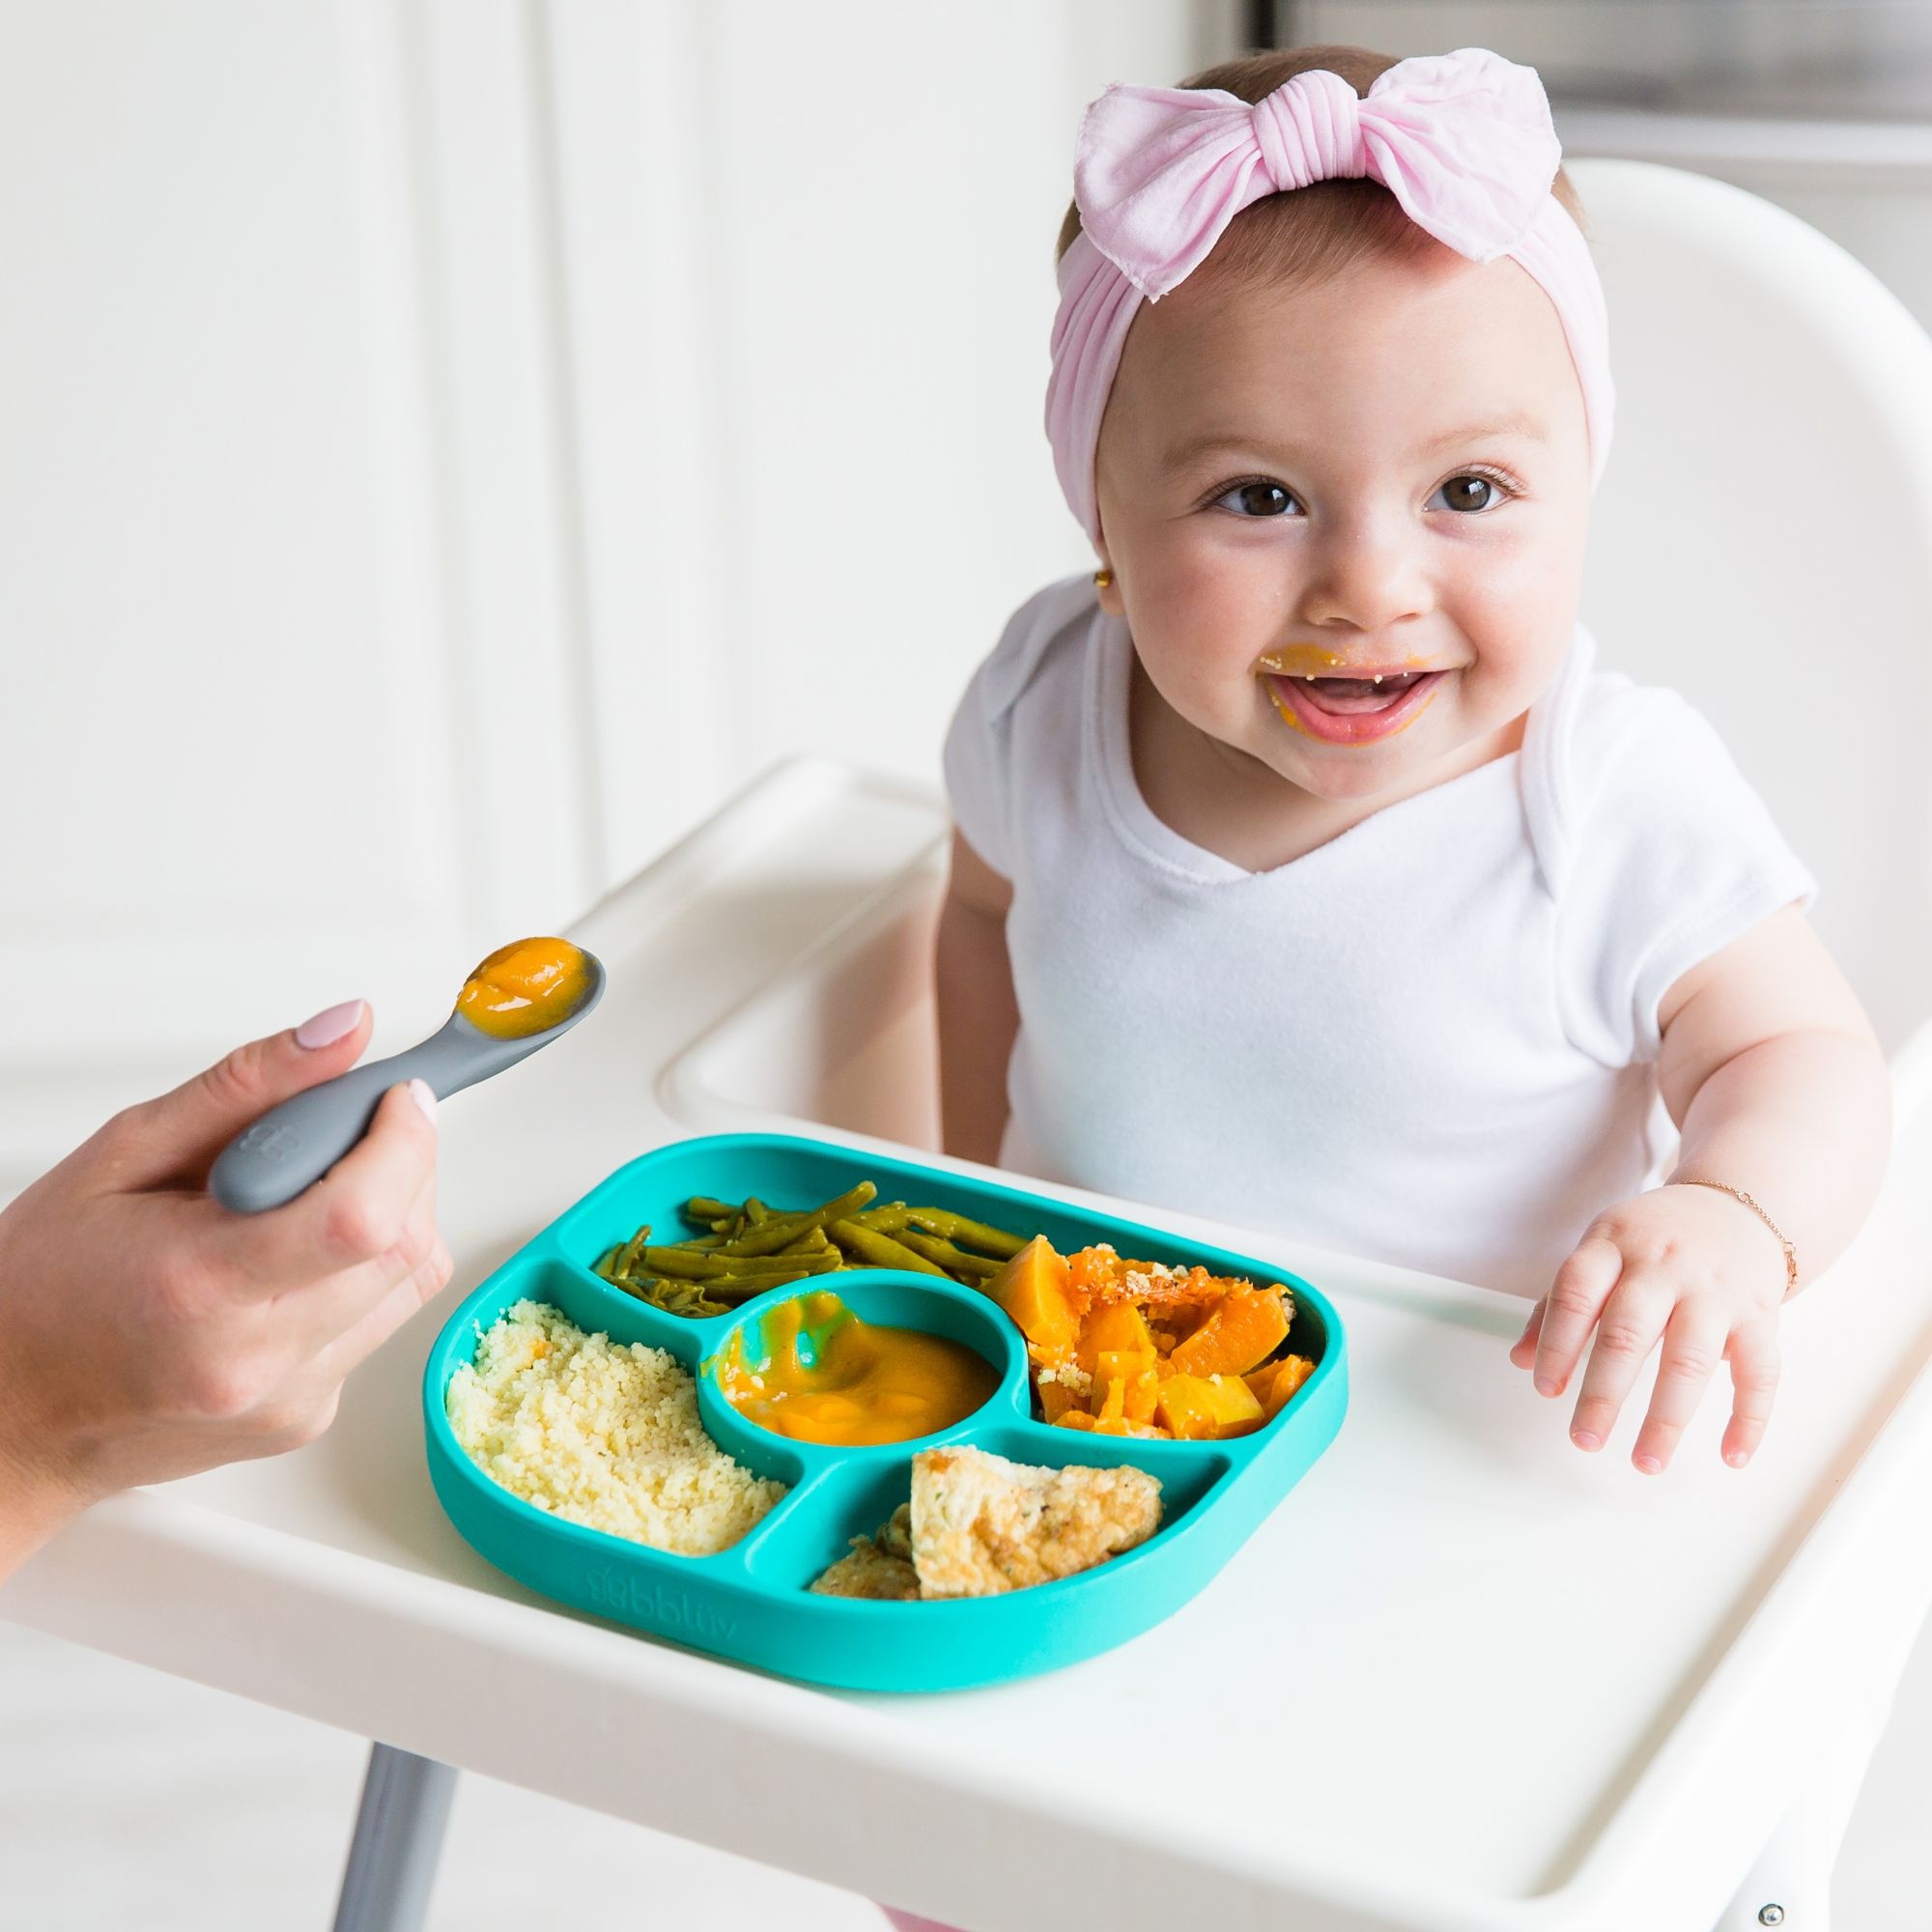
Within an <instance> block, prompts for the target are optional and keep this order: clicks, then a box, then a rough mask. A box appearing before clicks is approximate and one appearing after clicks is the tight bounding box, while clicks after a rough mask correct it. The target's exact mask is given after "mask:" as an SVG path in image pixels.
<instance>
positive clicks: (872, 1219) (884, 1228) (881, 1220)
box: [847, 1201, 913, 1235]
mask: <svg viewBox="0 0 1932 1932" xmlns="http://www.w3.org/2000/svg"><path fill="white" fill-rule="evenodd" d="M912 1211H913V1210H912V1209H911V1208H908V1207H907V1206H906V1205H905V1203H904V1202H903V1201H892V1202H888V1203H887V1205H886V1206H885V1207H883V1208H867V1209H866V1211H865V1212H864V1213H863V1214H852V1215H849V1216H847V1218H848V1219H849V1220H853V1221H856V1222H858V1224H859V1225H860V1227H862V1228H870V1229H871V1230H872V1231H873V1232H874V1233H875V1234H880V1235H896V1234H897V1233H898V1231H899V1230H900V1229H901V1228H903V1227H904V1226H905V1224H906V1219H907V1217H908V1216H909V1215H910V1214H911V1213H912Z"/></svg>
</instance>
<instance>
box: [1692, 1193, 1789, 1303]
mask: <svg viewBox="0 0 1932 1932" xmlns="http://www.w3.org/2000/svg"><path fill="white" fill-rule="evenodd" d="M1666 1184H1667V1185H1669V1186H1671V1187H1715V1188H1716V1189H1717V1190H1718V1191H1719V1193H1720V1194H1728V1195H1730V1196H1731V1198H1732V1199H1733V1200H1735V1201H1742V1202H1743V1203H1744V1204H1745V1206H1746V1207H1747V1208H1749V1209H1750V1210H1751V1212H1752V1213H1753V1214H1755V1215H1756V1216H1757V1218H1758V1219H1759V1220H1760V1221H1762V1222H1763V1223H1764V1225H1765V1226H1766V1227H1767V1228H1769V1229H1770V1230H1771V1233H1772V1238H1773V1239H1774V1240H1776V1243H1777V1245H1778V1246H1779V1247H1780V1248H1782V1249H1783V1250H1784V1299H1785V1300H1786V1301H1789V1300H1790V1299H1791V1293H1792V1291H1793V1290H1794V1289H1795V1288H1796V1287H1797V1286H1798V1250H1797V1249H1796V1248H1794V1247H1793V1246H1792V1245H1791V1243H1790V1242H1789V1241H1787V1240H1786V1239H1785V1238H1784V1233H1783V1230H1782V1229H1780V1228H1779V1227H1778V1225H1777V1223H1776V1221H1774V1220H1773V1219H1772V1218H1771V1216H1770V1215H1769V1214H1767V1213H1766V1212H1765V1211H1764V1209H1763V1208H1760V1207H1759V1206H1758V1205H1757V1203H1756V1202H1755V1201H1753V1200H1752V1199H1751V1198H1750V1196H1749V1195H1748V1194H1747V1193H1746V1192H1745V1191H1744V1189H1743V1188H1742V1187H1733V1186H1732V1185H1731V1183H1730V1182H1729V1181H1728V1180H1692V1179H1690V1178H1689V1176H1673V1177H1672V1178H1671V1179H1670V1180H1669V1181H1668V1182H1667V1183H1666Z"/></svg>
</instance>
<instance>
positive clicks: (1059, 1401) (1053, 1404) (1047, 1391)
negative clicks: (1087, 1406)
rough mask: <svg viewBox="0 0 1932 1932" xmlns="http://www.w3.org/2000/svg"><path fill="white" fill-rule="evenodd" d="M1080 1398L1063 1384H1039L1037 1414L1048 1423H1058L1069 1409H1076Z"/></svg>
mask: <svg viewBox="0 0 1932 1932" xmlns="http://www.w3.org/2000/svg"><path fill="white" fill-rule="evenodd" d="M1079 1406H1080V1398H1079V1397H1078V1396H1077V1395H1075V1394H1074V1392H1073V1391H1072V1390H1071V1389H1070V1388H1068V1387H1067V1386H1066V1384H1065V1382H1041V1383H1040V1384H1039V1412H1040V1413H1041V1414H1042V1415H1043V1416H1045V1417H1046V1419H1047V1421H1049V1422H1058V1421H1059V1420H1060V1418H1061V1417H1062V1416H1063V1415H1065V1413H1066V1411H1067V1410H1068V1409H1069V1408H1078V1407H1079Z"/></svg>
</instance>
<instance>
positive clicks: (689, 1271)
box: [643, 1248, 842, 1282]
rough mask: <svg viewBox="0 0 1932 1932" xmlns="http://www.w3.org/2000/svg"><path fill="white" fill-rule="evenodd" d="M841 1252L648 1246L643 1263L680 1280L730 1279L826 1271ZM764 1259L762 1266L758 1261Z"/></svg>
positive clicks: (653, 1269) (651, 1268)
mask: <svg viewBox="0 0 1932 1932" xmlns="http://www.w3.org/2000/svg"><path fill="white" fill-rule="evenodd" d="M841 1259H842V1258H841V1257H840V1256H838V1254H818V1253H812V1254H803V1255H785V1256H783V1257H782V1258H781V1257H779V1256H777V1255H734V1254H729V1253H725V1252H723V1251H713V1252H712V1253H710V1254H694V1253H693V1252H692V1251H691V1250H690V1249H689V1248H646V1249H645V1250H644V1252H643V1264H644V1267H645V1268H646V1269H647V1270H649V1271H650V1272H651V1273H653V1274H661V1275H669V1276H671V1277H672V1278H674V1279H676V1280H678V1281H706V1282H709V1281H728V1280H731V1279H733V1278H736V1277H740V1276H742V1277H746V1278H750V1277H752V1276H754V1275H768V1274H783V1273H786V1272H787V1271H790V1272H794V1273H800V1274H825V1273H827V1272H829V1271H830V1270H831V1269H833V1268H836V1267H838V1265H839V1263H840V1260H841ZM761 1262H762V1263H764V1264H765V1265H763V1266H762V1267H761V1266H759V1265H758V1264H759V1263H761Z"/></svg>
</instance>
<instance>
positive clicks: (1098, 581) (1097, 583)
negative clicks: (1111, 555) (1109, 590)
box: [1094, 568, 1114, 590]
mask: <svg viewBox="0 0 1932 1932" xmlns="http://www.w3.org/2000/svg"><path fill="white" fill-rule="evenodd" d="M1113 581H1114V573H1113V572H1112V571H1111V570H1107V569H1104V568H1103V569H1100V570H1096V571H1095V572H1094V588H1095V589H1097V590H1104V589H1106V587H1107V586H1108V584H1110V583H1111V582H1113Z"/></svg>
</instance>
